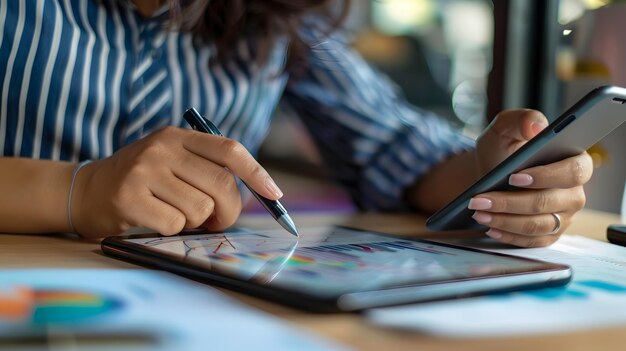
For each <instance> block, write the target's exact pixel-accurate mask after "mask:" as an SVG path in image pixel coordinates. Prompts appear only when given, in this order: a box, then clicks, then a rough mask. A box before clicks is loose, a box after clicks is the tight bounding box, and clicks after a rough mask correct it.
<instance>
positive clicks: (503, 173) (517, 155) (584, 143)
mask: <svg viewBox="0 0 626 351" xmlns="http://www.w3.org/2000/svg"><path fill="white" fill-rule="evenodd" d="M624 122H626V89H624V88H621V87H615V86H603V87H599V88H596V89H594V90H592V91H591V92H589V94H587V95H585V96H584V97H583V98H582V99H580V100H579V101H578V102H577V103H576V104H574V106H572V107H571V108H570V109H568V110H567V111H565V112H564V113H563V114H562V115H561V116H560V117H558V118H557V119H556V120H554V122H552V123H550V125H548V127H546V128H545V129H544V130H543V131H542V132H541V133H539V134H537V135H536V136H535V137H534V138H533V139H531V140H530V141H529V142H527V143H526V144H524V146H522V147H521V148H519V150H517V151H516V152H514V153H513V154H511V155H510V156H509V157H508V158H506V159H505V160H504V161H502V162H501V163H500V164H498V165H497V166H496V167H495V168H494V169H492V170H491V171H489V172H488V173H487V174H485V175H484V176H482V177H481V178H480V179H479V180H478V181H476V183H474V184H473V185H471V186H470V187H469V188H468V189H467V190H465V191H464V192H463V193H461V194H460V195H459V196H458V197H457V198H456V199H454V200H452V201H451V202H450V203H448V204H447V205H445V206H444V207H442V208H441V209H439V210H438V211H437V212H435V213H434V214H433V215H432V216H431V217H430V218H428V221H427V222H426V227H427V228H428V229H430V230H433V231H442V230H458V229H469V228H473V229H480V230H487V229H488V227H486V226H484V225H480V224H478V223H477V222H476V221H474V219H472V215H473V214H474V211H472V210H469V209H468V208H467V206H468V205H469V202H470V199H471V198H472V197H474V196H476V195H478V194H482V193H486V192H489V191H512V190H519V189H520V188H515V187H513V186H510V185H509V184H508V179H509V176H510V175H511V174H513V173H516V172H519V171H521V170H524V169H526V168H530V167H534V166H539V165H545V164H549V163H553V162H556V161H560V160H563V159H565V158H568V157H572V156H575V155H578V154H581V153H583V152H585V150H587V149H589V148H590V147H591V146H593V145H594V144H595V143H597V142H599V141H600V140H602V138H604V137H605V136H606V135H607V134H609V133H610V132H612V131H613V130H615V129H616V128H617V127H619V126H620V125H621V124H622V123H624Z"/></svg>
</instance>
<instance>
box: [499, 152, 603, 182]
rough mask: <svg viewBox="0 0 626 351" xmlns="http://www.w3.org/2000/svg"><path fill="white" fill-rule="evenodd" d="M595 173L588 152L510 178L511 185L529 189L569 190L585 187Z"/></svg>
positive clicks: (529, 169)
mask: <svg viewBox="0 0 626 351" xmlns="http://www.w3.org/2000/svg"><path fill="white" fill-rule="evenodd" d="M592 173H593V161H592V159H591V156H589V154H588V153H587V152H583V153H582V154H580V155H576V156H573V157H570V158H566V159H564V160H561V161H558V162H554V163H551V164H548V165H544V166H537V167H532V168H527V169H525V170H523V171H520V172H518V173H515V174H511V176H510V177H509V184H510V185H513V186H517V187H521V188H528V189H549V188H560V189H567V188H573V187H576V186H580V185H583V184H585V183H587V182H588V181H589V179H590V178H591V174H592Z"/></svg>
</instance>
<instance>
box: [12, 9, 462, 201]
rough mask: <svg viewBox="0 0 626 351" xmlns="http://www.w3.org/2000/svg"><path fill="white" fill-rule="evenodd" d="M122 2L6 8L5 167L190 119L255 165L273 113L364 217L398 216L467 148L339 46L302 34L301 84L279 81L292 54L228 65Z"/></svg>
mask: <svg viewBox="0 0 626 351" xmlns="http://www.w3.org/2000/svg"><path fill="white" fill-rule="evenodd" d="M165 11H166V10H163V11H162V13H157V14H156V15H155V16H154V17H152V18H144V17H142V16H140V15H139V13H138V12H137V11H136V10H135V9H134V7H133V6H132V5H131V2H130V1H122V0H47V1H40V0H11V1H0V28H1V30H0V148H1V149H0V150H1V153H2V155H4V156H14V157H30V158H37V159H39V158H41V159H52V160H70V161H77V160H82V159H99V158H104V157H107V156H109V155H111V154H112V153H113V152H115V151H116V150H118V149H119V148H121V147H122V146H124V145H126V144H128V143H131V142H133V141H136V140H137V139H140V138H142V137H143V136H145V135H147V134H149V133H151V132H153V131H155V130H157V129H159V128H161V127H164V126H166V125H174V126H184V125H185V123H183V121H182V119H181V117H182V113H183V112H184V111H185V110H186V109H187V108H188V107H191V106H194V107H196V108H197V109H198V110H199V111H200V112H201V113H203V114H204V115H205V116H207V117H209V118H210V119H211V120H213V121H214V122H215V123H216V124H217V125H218V126H219V128H220V129H221V130H222V132H224V134H225V135H226V136H228V137H229V138H233V139H237V140H239V141H240V142H242V143H243V144H244V145H245V146H246V147H247V148H248V149H249V150H250V151H251V152H252V153H253V154H254V153H255V152H256V151H257V150H258V147H259V145H260V143H261V142H262V141H263V139H264V137H265V136H266V134H267V132H268V129H269V126H270V122H271V118H272V115H273V113H274V110H275V109H276V108H277V107H278V106H279V105H282V106H285V107H286V108H287V107H288V111H292V112H293V113H294V114H296V115H298V116H299V117H300V118H301V120H302V121H303V122H304V124H305V125H306V127H307V128H308V129H309V132H310V134H311V135H312V137H313V139H314V141H315V142H316V144H317V146H318V149H319V150H320V153H321V155H322V156H323V158H324V160H325V162H326V164H327V165H328V168H329V170H330V171H331V173H332V174H333V176H334V177H335V179H336V180H338V181H339V182H340V183H342V184H343V185H345V186H346V188H347V189H348V191H349V193H350V194H351V196H352V197H353V199H354V200H355V203H356V204H357V205H359V206H360V207H361V208H362V209H368V210H372V209H378V210H392V209H400V208H403V207H404V206H405V205H404V204H403V202H402V192H403V189H404V188H406V186H407V185H409V184H410V183H412V182H414V181H415V180H416V179H418V177H419V176H420V175H422V174H424V172H426V171H427V170H428V169H429V168H430V167H431V166H433V165H434V164H436V163H437V162H440V161H441V160H442V159H444V158H445V157H447V156H448V155H450V154H452V153H456V152H460V151H461V150H464V149H467V148H469V147H471V146H472V144H473V141H471V140H469V139H467V138H465V137H463V136H461V135H460V134H459V133H458V132H457V131H455V130H454V129H452V128H451V127H450V126H448V125H447V124H446V123H444V122H443V121H442V120H440V119H439V118H437V117H436V116H434V115H432V114H430V113H428V112H426V111H423V110H420V109H417V108H415V107H413V106H410V105H408V104H407V103H406V102H405V101H404V100H403V99H402V98H401V97H400V96H399V94H398V92H397V90H396V88H395V86H393V84H391V83H390V82H389V81H388V80H387V79H386V78H385V77H384V76H381V75H380V74H379V73H377V72H376V71H375V70H373V69H372V68H371V67H370V66H368V65H367V63H365V62H364V61H363V59H362V58H361V57H359V56H358V55H357V54H356V53H355V52H353V51H352V50H350V49H349V48H348V47H347V46H346V44H345V42H343V40H341V39H340V38H339V37H338V36H331V37H322V36H321V35H320V34H319V33H318V32H317V31H316V30H315V29H314V28H303V33H304V34H305V36H306V39H307V40H308V41H309V42H310V44H311V50H310V62H309V66H308V68H307V71H306V72H305V73H304V75H303V76H301V77H298V79H290V76H289V74H288V73H286V72H284V71H283V68H284V63H285V57H286V55H285V54H286V45H285V43H280V42H279V43H276V44H275V45H274V48H273V49H272V51H271V54H270V57H269V59H268V60H266V62H265V63H264V64H259V63H258V61H257V60H256V55H255V50H254V43H253V42H252V41H250V40H241V41H239V42H238V43H235V44H234V45H236V46H235V49H236V50H235V54H234V57H233V58H232V59H230V60H228V61H226V62H221V61H218V60H216V48H215V46H214V45H211V44H202V43H199V42H197V41H195V40H194V39H193V37H192V35H191V34H189V33H184V32H176V31H171V30H167V29H166V28H164V26H163V18H164V17H167V14H166V13H164V12H165Z"/></svg>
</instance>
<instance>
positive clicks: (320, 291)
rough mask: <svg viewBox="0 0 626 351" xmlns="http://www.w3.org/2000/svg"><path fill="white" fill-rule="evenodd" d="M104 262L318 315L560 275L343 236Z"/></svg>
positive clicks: (360, 234)
mask: <svg viewBox="0 0 626 351" xmlns="http://www.w3.org/2000/svg"><path fill="white" fill-rule="evenodd" d="M102 250H103V251H104V253H105V254H108V255H112V256H116V257H121V258H125V259H129V260H132V261H134V262H138V263H143V264H147V265H150V266H154V267H158V268H161V269H165V270H168V271H172V272H174V273H178V274H182V275H185V276H188V277H191V278H195V279H197V280H201V281H204V282H209V283H214V284H218V285H220V286H223V287H227V288H231V289H235V290H238V291H242V292H245V293H248V294H253V295H257V296H261V297H265V298H269V299H272V300H274V301H278V302H281V303H285V304H289V305H292V306H296V307H300V308H304V309H308V310H314V311H320V312H326V311H355V310H362V309H366V308H370V307H378V306H386V305H393V304H401V303H409V302H421V301H431V300H438V299H447V298H456V297H461V296H470V295H475V294H484V293H489V292H495V291H506V290H512V289H526V288H539V287H547V286H557V285H564V284H566V283H567V282H568V281H569V280H570V278H571V270H570V268H569V267H567V266H564V265H559V264H553V263H547V262H542V261H536V260H530V259H525V258H520V257H514V256H508V255H502V254H496V253H490V252H486V251H480V250H474V249H469V248H462V247H456V246H453V245H448V244H442V243H437V242H431V241H426V240H418V239H412V238H404V237H398V236H391V235H385V234H381V233H376V232H371V231H362V230H357V229H351V228H346V227H323V228H308V229H307V228H304V229H302V232H301V237H300V238H295V237H292V236H290V235H287V234H285V232H284V231H283V230H269V231H254V230H248V229H241V228H234V229H230V230H228V231H226V232H223V233H208V232H202V231H190V232H184V233H181V234H179V235H176V236H169V237H166V236H161V235H158V234H140V235H130V236H116V237H109V238H106V239H105V240H104V241H103V242H102Z"/></svg>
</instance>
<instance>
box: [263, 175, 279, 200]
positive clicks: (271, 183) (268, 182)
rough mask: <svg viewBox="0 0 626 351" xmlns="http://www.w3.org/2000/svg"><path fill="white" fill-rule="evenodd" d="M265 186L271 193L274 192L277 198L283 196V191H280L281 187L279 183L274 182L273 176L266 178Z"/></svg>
mask: <svg viewBox="0 0 626 351" xmlns="http://www.w3.org/2000/svg"><path fill="white" fill-rule="evenodd" d="M265 187H266V188H267V190H269V192H270V193H272V194H274V196H276V197H277V198H281V197H283V192H282V191H280V189H279V188H278V185H276V183H274V181H273V180H272V178H270V177H267V178H265Z"/></svg>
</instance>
